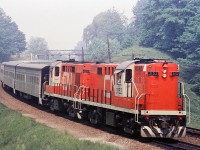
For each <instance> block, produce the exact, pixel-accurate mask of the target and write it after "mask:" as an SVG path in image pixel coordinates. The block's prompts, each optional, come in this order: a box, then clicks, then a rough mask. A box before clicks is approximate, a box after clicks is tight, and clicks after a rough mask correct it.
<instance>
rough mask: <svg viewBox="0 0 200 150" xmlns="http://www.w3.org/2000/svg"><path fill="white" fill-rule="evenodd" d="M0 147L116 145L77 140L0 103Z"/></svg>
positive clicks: (96, 148)
mask: <svg viewBox="0 0 200 150" xmlns="http://www.w3.org/2000/svg"><path fill="white" fill-rule="evenodd" d="M0 149H4V150H11V149H19V150H25V149H33V150H34V149H37V150H40V149H42V150H43V149H46V150H55V149H56V150H63V149H65V150H90V149H92V150H114V149H117V148H116V147H113V146H110V145H107V144H100V143H93V142H90V141H87V140H85V141H83V140H77V139H75V138H74V137H72V136H71V135H69V134H67V133H64V132H61V131H58V130H56V129H52V128H50V127H47V126H45V125H42V124H39V123H37V122H35V121H34V120H33V119H30V118H27V117H23V116H22V115H21V114H19V113H17V112H15V111H12V110H10V109H8V108H7V107H5V106H3V105H2V104H0Z"/></svg>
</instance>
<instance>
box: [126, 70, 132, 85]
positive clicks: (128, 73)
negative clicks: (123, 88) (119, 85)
mask: <svg viewBox="0 0 200 150" xmlns="http://www.w3.org/2000/svg"><path fill="white" fill-rule="evenodd" d="M131 81H132V69H126V83H130V82H131Z"/></svg>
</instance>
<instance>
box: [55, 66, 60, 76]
mask: <svg viewBox="0 0 200 150" xmlns="http://www.w3.org/2000/svg"><path fill="white" fill-rule="evenodd" d="M54 75H55V76H56V77H57V76H59V67H55V74H54Z"/></svg>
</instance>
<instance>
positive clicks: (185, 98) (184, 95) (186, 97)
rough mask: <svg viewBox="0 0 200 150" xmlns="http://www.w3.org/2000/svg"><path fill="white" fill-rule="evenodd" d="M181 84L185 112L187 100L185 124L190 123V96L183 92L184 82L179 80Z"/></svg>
mask: <svg viewBox="0 0 200 150" xmlns="http://www.w3.org/2000/svg"><path fill="white" fill-rule="evenodd" d="M180 83H181V85H182V93H183V97H184V98H183V100H184V101H185V111H186V112H187V100H188V114H189V115H188V122H187V124H190V98H189V97H188V96H187V94H185V87H184V83H183V82H180Z"/></svg>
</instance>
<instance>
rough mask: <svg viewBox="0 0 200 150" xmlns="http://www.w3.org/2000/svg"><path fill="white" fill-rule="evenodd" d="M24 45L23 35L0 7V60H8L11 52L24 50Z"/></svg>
mask: <svg viewBox="0 0 200 150" xmlns="http://www.w3.org/2000/svg"><path fill="white" fill-rule="evenodd" d="M25 46H26V42H25V35H24V34H23V33H22V32H21V31H20V30H19V29H18V26H17V24H16V23H15V22H12V20H11V18H10V17H9V16H6V14H5V12H4V11H3V9H1V8H0V62H2V61H6V60H8V59H9V57H10V55H11V54H16V53H19V52H21V51H23V50H25Z"/></svg>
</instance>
